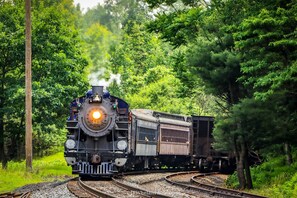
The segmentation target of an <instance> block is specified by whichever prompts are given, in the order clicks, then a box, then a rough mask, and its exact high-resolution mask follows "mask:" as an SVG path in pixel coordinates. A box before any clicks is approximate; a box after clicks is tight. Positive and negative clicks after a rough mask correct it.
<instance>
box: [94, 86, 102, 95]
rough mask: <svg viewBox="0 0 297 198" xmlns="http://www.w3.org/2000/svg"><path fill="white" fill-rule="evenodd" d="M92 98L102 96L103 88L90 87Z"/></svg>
mask: <svg viewBox="0 0 297 198" xmlns="http://www.w3.org/2000/svg"><path fill="white" fill-rule="evenodd" d="M92 93H93V97H95V96H96V95H98V96H102V95H103V86H92Z"/></svg>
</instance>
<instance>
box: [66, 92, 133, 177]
mask: <svg viewBox="0 0 297 198" xmlns="http://www.w3.org/2000/svg"><path fill="white" fill-rule="evenodd" d="M128 112H129V105H128V104H127V103H126V102H125V101H124V100H122V99H119V98H117V97H115V96H111V95H109V93H108V92H105V93H104V92H103V87H102V86H93V87H92V90H91V91H89V92H87V94H86V95H85V96H83V97H80V98H77V99H75V100H73V101H72V103H71V107H70V116H69V118H68V120H67V129H68V134H67V140H66V142H65V152H64V155H65V159H66V161H67V163H68V164H69V165H71V166H72V172H73V173H77V174H79V175H81V176H83V175H91V176H96V175H102V176H104V175H113V174H114V173H115V172H117V167H121V166H124V164H125V163H126V161H127V145H128V139H127V137H128V136H127V133H128Z"/></svg>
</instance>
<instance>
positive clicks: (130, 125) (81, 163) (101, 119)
mask: <svg viewBox="0 0 297 198" xmlns="http://www.w3.org/2000/svg"><path fill="white" fill-rule="evenodd" d="M67 129H68V133H67V140H66V142H65V151H64V156H65V159H66V162H67V164H68V165H71V166H72V172H73V173H74V174H79V175H80V176H112V175H114V174H116V173H118V172H123V171H131V170H144V169H162V168H184V169H185V168H186V169H200V170H204V169H209V170H228V169H233V168H234V161H233V158H232V157H230V155H229V154H228V153H222V152H217V151H214V150H213V149H212V147H211V143H212V142H213V137H212V130H213V117H207V116H191V117H189V116H183V115H176V114H168V113H163V112H158V111H153V110H147V109H132V110H130V109H129V105H128V104H127V103H126V102H125V101H124V100H122V99H120V98H118V97H115V96H112V95H110V94H109V93H108V92H103V87H102V86H93V87H92V90H90V91H88V92H87V93H86V95H85V96H83V97H79V98H76V99H75V100H73V101H72V102H71V105H70V116H69V118H68V120H67Z"/></svg>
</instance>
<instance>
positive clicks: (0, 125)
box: [0, 68, 7, 169]
mask: <svg viewBox="0 0 297 198" xmlns="http://www.w3.org/2000/svg"><path fill="white" fill-rule="evenodd" d="M2 72H4V69H3V68H2ZM2 77H5V76H4V75H3V74H2ZM3 80H4V78H3V79H2V82H1V93H0V94H1V95H0V160H1V162H2V169H6V167H7V159H6V155H5V143H4V112H3V107H4V96H3V95H2V94H3V93H4V84H3Z"/></svg>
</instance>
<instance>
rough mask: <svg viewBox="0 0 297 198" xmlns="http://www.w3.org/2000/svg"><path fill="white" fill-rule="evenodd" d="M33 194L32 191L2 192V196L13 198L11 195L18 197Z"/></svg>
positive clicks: (3, 197)
mask: <svg viewBox="0 0 297 198" xmlns="http://www.w3.org/2000/svg"><path fill="white" fill-rule="evenodd" d="M30 196H31V192H30V191H28V192H23V193H18V192H15V193H14V192H8V193H2V194H0V198H11V197H16V198H28V197H30Z"/></svg>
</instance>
